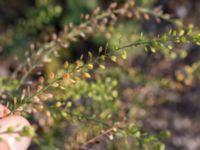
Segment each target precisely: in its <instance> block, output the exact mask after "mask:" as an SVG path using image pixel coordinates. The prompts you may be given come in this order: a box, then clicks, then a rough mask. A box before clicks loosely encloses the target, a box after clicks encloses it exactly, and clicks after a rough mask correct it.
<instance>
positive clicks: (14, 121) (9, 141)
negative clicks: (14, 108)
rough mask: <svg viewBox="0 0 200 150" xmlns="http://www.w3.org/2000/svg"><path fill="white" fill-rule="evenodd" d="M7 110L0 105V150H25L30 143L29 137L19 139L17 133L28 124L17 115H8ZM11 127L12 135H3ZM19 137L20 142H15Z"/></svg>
mask: <svg viewBox="0 0 200 150" xmlns="http://www.w3.org/2000/svg"><path fill="white" fill-rule="evenodd" d="M9 112H10V111H9V109H8V108H6V107H5V106H3V105H1V104H0V137H1V139H2V140H1V142H0V150H19V149H20V150H26V149H27V148H28V147H29V145H30V143H31V138H30V137H20V135H19V132H20V131H21V130H22V129H23V127H24V126H29V125H30V124H29V122H28V121H27V120H26V119H25V118H23V117H22V116H19V115H9V116H8V114H9ZM9 127H12V128H13V130H14V131H13V133H9V134H8V133H5V132H6V130H7V129H8V128H9ZM17 137H20V140H16V138H17Z"/></svg>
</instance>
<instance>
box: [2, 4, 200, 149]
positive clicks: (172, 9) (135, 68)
mask: <svg viewBox="0 0 200 150" xmlns="http://www.w3.org/2000/svg"><path fill="white" fill-rule="evenodd" d="M112 2H118V3H119V6H120V5H121V4H123V3H124V2H125V0H115V1H114V0H113V1H112V0H109V1H108V0H84V1H83V0H28V1H27V0H15V1H13V0H0V78H1V84H0V85H1V87H0V90H1V91H4V90H5V89H4V84H3V82H2V80H3V78H5V77H10V76H11V74H12V73H13V72H14V70H16V68H17V66H18V65H19V64H20V63H21V62H22V61H23V60H24V59H26V58H27V55H26V52H27V51H28V50H29V49H30V47H31V45H32V44H33V43H36V45H37V43H38V45H42V44H45V43H47V42H49V41H51V39H52V34H53V33H56V34H59V33H60V32H61V31H63V29H64V28H65V25H66V24H70V23H71V22H73V24H74V25H79V24H81V23H82V22H83V20H82V18H81V17H80V16H81V15H82V14H90V13H91V12H92V10H93V9H95V8H96V7H97V6H99V7H101V8H102V10H104V9H106V8H107V7H108V6H109V5H110V3H112ZM135 3H136V5H137V6H141V7H146V8H149V9H154V8H157V7H160V6H161V9H162V11H163V12H164V14H170V15H171V16H172V17H173V18H175V19H181V20H182V21H183V23H184V24H193V25H194V28H195V29H196V31H197V32H199V30H200V9H199V8H200V1H199V0H176V1H175V0H135ZM173 26H174V25H173V24H171V23H169V22H167V21H164V20H161V21H160V22H159V23H158V22H157V21H156V20H155V18H153V17H151V16H150V19H147V20H145V19H121V20H119V21H117V22H116V23H115V25H109V26H108V27H107V28H106V29H105V30H104V31H103V32H97V33H95V34H91V35H90V36H89V37H88V38H86V39H84V38H80V39H79V40H77V41H75V42H73V43H72V44H70V46H69V47H67V48H62V49H61V50H60V51H59V55H60V57H56V58H53V60H52V62H51V63H49V64H48V65H47V66H45V68H43V69H42V72H43V73H44V74H46V73H47V72H50V71H56V70H57V68H58V67H60V66H61V65H62V64H63V62H64V61H65V60H69V62H74V61H75V60H76V59H78V58H79V57H80V55H81V54H82V53H86V52H85V51H88V50H91V51H92V52H93V53H94V54H95V53H96V51H95V50H97V49H98V47H99V46H101V45H105V43H106V42H107V41H109V43H110V47H112V45H114V44H116V43H118V41H119V39H120V40H121V42H122V43H125V44H126V43H129V41H135V40H137V39H138V37H139V36H140V34H141V32H143V33H144V36H146V38H149V37H150V36H152V35H157V34H162V33H164V32H166V31H168V30H169V29H170V28H171V27H173ZM122 45H123V44H122ZM127 53H128V59H127V60H126V61H125V62H123V63H118V64H113V63H111V62H106V65H107V66H109V70H104V71H102V70H98V69H97V70H95V73H96V74H98V75H101V76H103V78H104V79H105V80H103V81H105V82H103V83H98V85H97V86H100V85H101V84H104V85H105V89H106V87H107V86H109V85H110V84H111V82H115V81H117V82H118V85H117V87H115V85H114V88H115V89H116V90H117V91H118V92H117V93H118V95H117V97H118V98H117V99H118V100H117V101H120V104H119V102H117V103H116V108H117V110H118V109H119V110H120V111H119V112H121V113H122V114H123V115H126V116H127V118H128V120H129V121H133V122H135V121H137V122H138V123H139V124H140V125H141V126H142V128H143V129H145V130H147V131H148V132H150V133H153V134H154V133H159V132H160V131H164V130H165V131H170V134H171V137H170V138H168V139H163V141H162V142H164V143H165V144H166V149H167V150H180V149H181V150H199V149H200V118H199V116H200V80H199V79H200V74H199V70H200V69H198V68H200V67H199V66H200V65H199V63H200V47H199V46H197V45H193V44H189V45H184V46H182V47H177V48H176V49H175V50H174V51H170V52H169V51H163V52H159V53H156V54H151V53H146V52H144V51H143V50H142V48H135V49H133V48H130V49H129V50H128V51H127ZM96 54H97V53H96ZM194 65H195V66H198V67H197V69H195V71H191V70H193V67H194ZM38 77H39V75H37V74H35V73H33V74H31V76H30V78H29V80H32V81H35V80H36V79H37V78H38ZM110 80H111V81H110ZM84 84H85V83H84ZM113 84H115V83H113ZM89 91H90V90H88V91H87V90H86V91H84V92H89ZM76 92H77V91H76ZM76 92H75V93H76ZM84 92H83V91H81V92H79V91H78V92H77V93H76V94H77V95H78V97H84ZM101 92H102V91H101ZM105 93H106V90H105ZM70 94H71V95H73V93H68V95H65V96H66V98H70V99H76V97H75V96H74V95H73V96H71V95H70ZM106 94H107V96H110V95H109V94H110V93H109V92H108V93H106ZM111 97H112V96H111ZM114 97H115V96H114ZM95 98H96V97H95ZM95 98H94V99H95ZM58 99H59V97H58ZM96 99H98V98H96ZM104 99H106V98H104ZM95 107H98V106H97V105H95ZM102 107H103V106H102ZM105 107H106V106H105ZM97 109H99V111H101V109H100V108H97ZM112 109H115V108H112ZM107 111H108V112H110V111H112V110H109V108H107ZM118 115H119V114H118ZM120 115H121V114H120ZM60 134H61V133H60ZM80 134H81V133H80ZM34 148H35V149H37V146H35V145H34V144H33V145H32V147H31V148H30V149H34ZM105 149H106V148H105ZM113 149H115V148H114V147H113ZM116 149H117V148H116ZM118 149H119V148H118Z"/></svg>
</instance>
